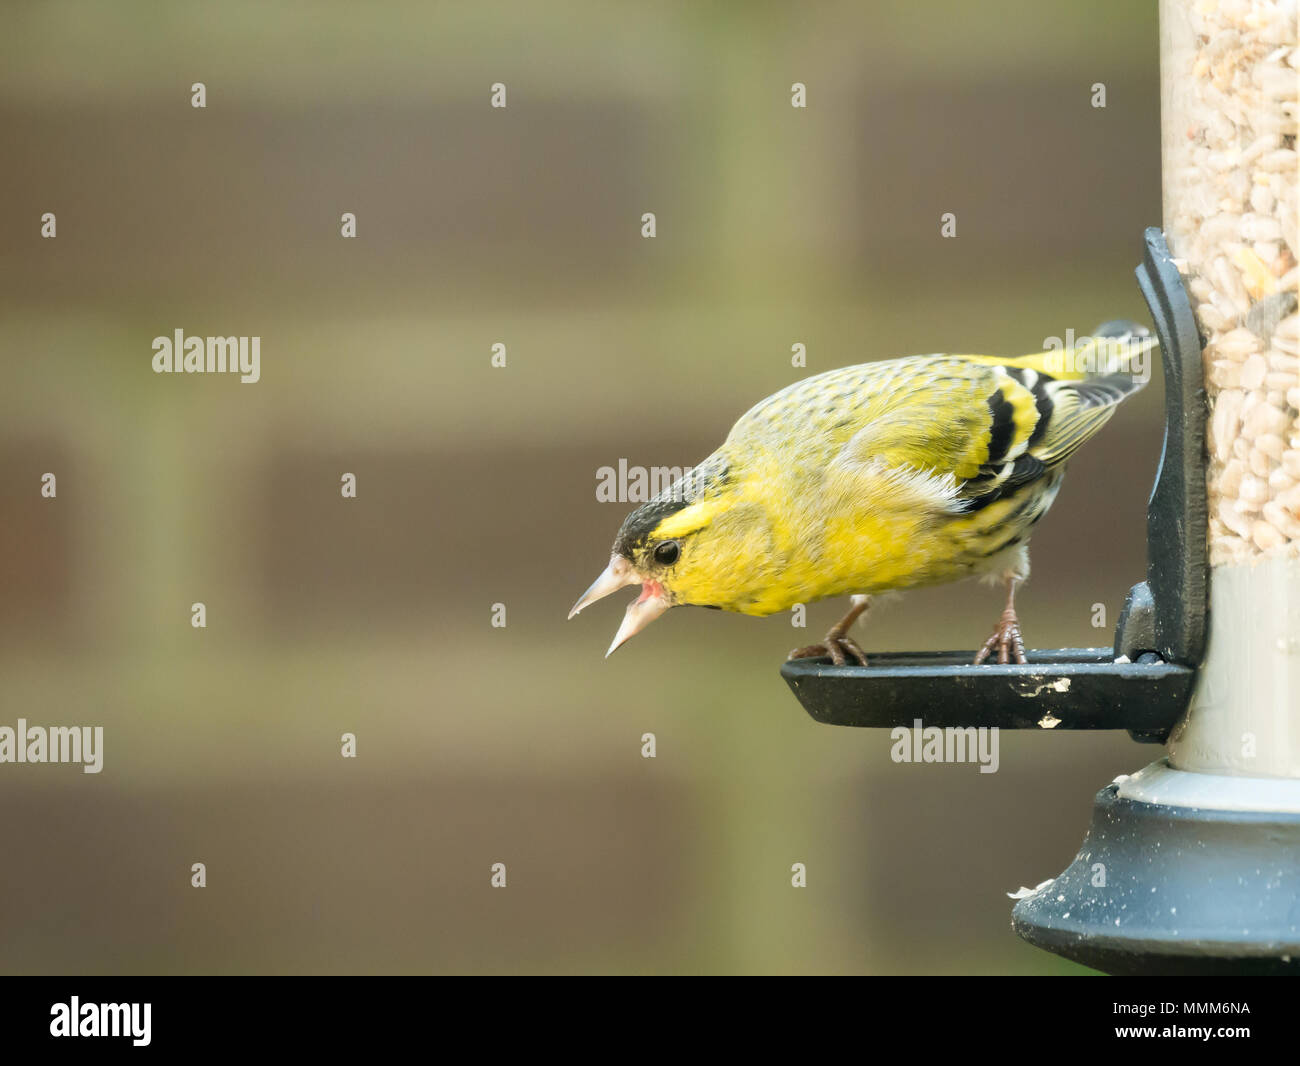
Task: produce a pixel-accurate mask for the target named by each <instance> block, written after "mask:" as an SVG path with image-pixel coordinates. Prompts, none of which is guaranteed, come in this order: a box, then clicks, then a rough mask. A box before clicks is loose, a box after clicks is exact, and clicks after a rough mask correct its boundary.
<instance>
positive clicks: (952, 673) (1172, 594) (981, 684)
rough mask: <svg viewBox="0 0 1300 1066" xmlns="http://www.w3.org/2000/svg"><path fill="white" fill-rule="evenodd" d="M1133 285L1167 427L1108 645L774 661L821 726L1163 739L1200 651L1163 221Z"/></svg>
mask: <svg viewBox="0 0 1300 1066" xmlns="http://www.w3.org/2000/svg"><path fill="white" fill-rule="evenodd" d="M1145 241H1146V254H1145V257H1144V260H1143V262H1142V264H1141V265H1140V266H1139V267H1138V268H1137V279H1138V285H1139V286H1140V288H1141V290H1142V295H1143V297H1144V298H1145V299H1146V303H1147V306H1148V307H1149V308H1150V311H1151V317H1152V319H1153V320H1154V322H1155V327H1156V334H1157V336H1158V338H1159V340H1160V353H1161V359H1162V361H1163V365H1164V374H1165V435H1164V448H1163V452H1162V454H1161V457H1160V466H1159V469H1158V470H1157V472H1156V481H1155V487H1154V489H1153V490H1152V492H1151V499H1150V502H1149V504H1148V508H1147V577H1146V580H1145V581H1143V582H1141V583H1140V584H1137V585H1134V586H1133V588H1132V589H1131V590H1130V591H1129V594H1128V598H1127V601H1126V602H1125V605H1124V609H1123V611H1122V613H1121V615H1120V618H1119V623H1118V625H1117V626H1116V629H1115V645H1114V647H1113V648H1057V649H1055V650H1050V651H1044V650H1031V651H1029V652H1027V653H1026V658H1027V659H1028V660H1029V661H1028V662H1027V663H1025V664H1005V665H1003V664H983V665H980V666H974V665H972V664H971V657H972V653H971V652H965V651H963V652H894V653H886V654H877V655H873V656H871V657H870V659H869V662H868V665H867V666H865V667H864V666H857V665H853V666H834V665H832V664H831V663H830V661H829V660H828V659H797V660H792V661H790V662H787V663H785V665H784V666H782V667H781V676H782V677H784V678H785V680H786V682H787V683H788V684H789V686H790V688H791V690H792V691H793V692H794V694H795V696H796V697H797V698H798V700H799V702H800V703H802V704H803V706H804V709H805V710H807V712H808V713H809V714H810V715H812V717H813V718H814V719H816V720H817V721H819V722H825V723H827V724H830V725H846V726H876V727H885V728H892V727H894V726H900V725H901V726H906V727H909V728H910V727H911V726H912V724H913V722H914V721H915V720H916V719H917V718H921V719H923V720H924V721H925V723H926V725H934V726H941V727H942V726H972V725H973V726H998V727H1000V728H1002V729H1054V730H1059V729H1127V730H1128V731H1129V734H1130V736H1132V737H1133V739H1134V740H1138V741H1143V742H1150V743H1164V741H1165V739H1166V738H1167V737H1168V735H1169V732H1170V730H1172V729H1173V727H1174V725H1175V724H1176V723H1177V722H1178V720H1179V719H1180V718H1181V717H1182V715H1183V713H1184V712H1185V711H1186V709H1187V706H1188V703H1189V702H1190V700H1191V694H1192V685H1193V682H1194V680H1195V677H1196V670H1197V668H1198V666H1199V665H1200V663H1201V659H1202V657H1203V654H1204V651H1205V633H1206V586H1207V580H1208V573H1207V559H1206V513H1207V504H1206V487H1205V406H1206V404H1205V390H1204V386H1203V382H1202V372H1201V338H1200V334H1199V332H1198V331H1197V328H1196V320H1195V318H1194V317H1193V315H1192V308H1191V303H1190V302H1189V300H1188V297H1187V291H1186V289H1185V288H1184V287H1183V280H1182V277H1181V275H1180V274H1179V272H1178V268H1177V266H1176V265H1175V264H1174V262H1173V259H1172V258H1171V257H1170V254H1169V248H1168V246H1167V245H1166V243H1165V238H1164V234H1163V233H1162V232H1161V231H1160V230H1159V229H1158V228H1155V227H1152V228H1150V229H1148V230H1147V231H1146V234H1145Z"/></svg>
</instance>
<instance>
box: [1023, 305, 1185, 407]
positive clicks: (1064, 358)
mask: <svg viewBox="0 0 1300 1066" xmlns="http://www.w3.org/2000/svg"><path fill="white" fill-rule="evenodd" d="M1159 347H1160V342H1159V341H1158V340H1157V339H1156V338H1155V337H1153V336H1152V335H1151V331H1150V330H1149V329H1147V328H1146V327H1145V326H1141V325H1139V324H1138V323H1136V322H1126V321H1123V320H1118V319H1117V320H1116V321H1113V322H1104V323H1102V325H1100V326H1098V327H1097V328H1096V329H1094V330H1093V331H1092V336H1090V337H1083V338H1081V339H1080V340H1079V342H1078V343H1077V344H1075V345H1074V347H1073V348H1054V349H1051V350H1049V351H1045V352H1035V353H1034V354H1032V355H1025V356H1021V357H1020V358H1019V359H1011V360H1008V363H1009V364H1010V365H1012V366H1022V367H1027V368H1028V369H1030V370H1036V371H1038V372H1039V373H1040V374H1048V375H1050V376H1051V377H1054V378H1056V379H1058V380H1061V381H1085V380H1088V379H1095V378H1108V379H1112V380H1114V382H1115V383H1116V384H1120V383H1121V382H1126V383H1127V388H1126V389H1125V391H1126V392H1131V391H1136V390H1137V389H1140V388H1141V387H1142V386H1143V385H1145V384H1146V383H1147V382H1148V381H1150V380H1151V363H1152V361H1153V359H1154V358H1155V352H1156V349H1157V348H1159Z"/></svg>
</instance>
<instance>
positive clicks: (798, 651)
mask: <svg viewBox="0 0 1300 1066" xmlns="http://www.w3.org/2000/svg"><path fill="white" fill-rule="evenodd" d="M845 652H847V653H848V655H846V654H845ZM828 655H829V656H830V660H831V662H833V663H834V664H835V665H836V666H846V665H848V661H849V659H848V656H849V655H851V656H853V658H854V659H856V660H857V662H858V665H859V666H866V665H867V655H866V652H864V651H863V650H862V649H861V648H860V647H858V642H857V641H856V640H854V639H853V638H852V637H837V636H834V635H830V634H828V635H827V637H826V640H825V642H824V643H822V644H809V645H808V646H807V647H806V648H795V650H794V651H792V652H791V653H790V656H789V658H791V659H824V658H826V657H827V656H828Z"/></svg>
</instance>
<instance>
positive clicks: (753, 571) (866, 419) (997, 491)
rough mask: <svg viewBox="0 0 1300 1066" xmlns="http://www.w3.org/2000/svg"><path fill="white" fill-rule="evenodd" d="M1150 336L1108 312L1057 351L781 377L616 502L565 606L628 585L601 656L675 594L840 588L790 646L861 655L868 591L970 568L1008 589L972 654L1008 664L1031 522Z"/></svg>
mask: <svg viewBox="0 0 1300 1066" xmlns="http://www.w3.org/2000/svg"><path fill="white" fill-rule="evenodd" d="M1102 342H1105V343H1104V344H1103V343H1102ZM1155 347H1156V340H1155V339H1154V338H1153V337H1151V336H1150V335H1149V334H1148V333H1147V331H1146V330H1145V329H1143V328H1142V327H1141V326H1138V325H1136V324H1134V323H1131V322H1112V323H1107V324H1106V325H1104V326H1102V327H1099V328H1098V329H1097V330H1096V331H1095V336H1094V337H1092V338H1088V339H1087V341H1086V343H1083V344H1080V345H1079V346H1077V347H1076V348H1075V349H1072V350H1068V351H1064V352H1062V351H1059V350H1057V351H1048V352H1039V353H1035V354H1033V355H1026V356H1018V357H1015V358H998V357H993V356H980V355H927V356H912V357H909V358H906V359H893V360H889V361H886V362H878V363H867V364H864V365H862V366H850V367H843V368H841V369H839V370H831V371H828V372H827V373H825V374H819V375H817V376H816V377H812V378H808V379H806V380H804V381H799V382H795V383H794V384H793V385H790V386H788V387H787V388H785V389H782V390H781V391H780V392H778V393H776V394H775V395H773V396H769V397H768V398H767V399H766V400H763V401H762V402H761V403H759V404H758V405H756V406H755V407H753V408H752V409H751V410H750V411H749V412H747V413H746V414H745V415H743V416H742V417H741V419H740V420H739V421H738V422H737V423H736V424H735V426H733V427H732V430H731V432H730V433H729V434H728V436H727V439H726V440H725V441H724V442H723V443H722V446H721V447H720V448H718V450H717V451H716V452H714V453H713V454H712V455H711V456H709V457H708V458H707V459H706V460H704V462H702V463H701V464H700V465H699V466H697V467H695V468H694V469H693V470H691V471H690V472H689V473H687V474H686V475H685V476H684V477H683V478H681V479H680V480H678V481H677V482H675V483H674V484H673V485H671V486H670V487H669V488H667V489H665V490H664V491H663V492H662V493H660V494H659V495H658V496H656V497H655V498H654V499H653V500H651V501H650V502H648V503H645V504H642V505H641V506H640V507H638V508H637V509H636V510H635V511H633V512H632V513H631V514H630V515H628V517H627V519H626V520H625V521H624V522H623V525H622V527H621V528H620V529H619V531H618V536H617V537H616V538H615V541H614V552H613V555H612V557H611V558H610V561H609V565H608V566H607V567H606V568H605V571H604V573H602V574H601V575H600V577H598V578H597V579H596V581H595V582H594V583H593V584H592V586H591V588H589V589H588V590H587V591H586V592H585V593H583V595H582V598H581V599H579V600H578V602H577V603H576V604H574V606H573V610H572V611H570V612H569V617H570V618H572V617H573V616H574V615H575V614H577V613H578V612H579V611H581V610H582V609H583V608H584V607H586V606H587V605H588V604H590V603H594V602H595V601H596V600H599V599H601V598H602V597H604V596H608V595H609V594H610V593H611V592H616V591H618V590H619V589H621V588H625V587H626V586H628V585H636V584H639V585H640V586H641V595H640V596H639V597H637V599H636V601H635V602H634V603H633V604H632V605H631V606H630V607H628V609H627V615H626V616H625V617H624V619H623V624H622V625H621V626H619V630H618V633H617V635H616V636H615V637H614V643H613V644H611V645H610V647H609V652H606V655H608V654H609V653H610V652H613V651H614V650H615V649H616V648H618V647H619V646H620V645H622V644H624V643H625V642H626V641H627V640H628V639H629V638H631V637H633V636H635V635H636V634H637V633H639V632H641V630H643V629H644V628H645V627H646V626H648V625H649V624H650V623H651V622H653V621H654V620H655V619H656V618H658V617H659V616H660V615H661V614H663V613H664V612H665V611H667V610H668V609H669V608H670V607H675V606H678V605H683V604H695V605H698V606H704V607H716V608H721V609H722V610H726V611H736V612H739V613H741V614H749V615H770V614H774V613H775V612H777V611H783V610H787V609H789V608H791V607H793V606H794V605H795V604H799V603H811V602H813V601H814V600H821V599H826V598H827V597H830V596H841V595H851V596H852V607H851V609H850V610H849V612H848V613H847V614H846V615H845V616H844V617H843V618H842V619H841V620H840V621H839V622H838V623H836V624H835V626H833V627H832V628H831V630H830V632H828V633H827V634H826V638H825V640H824V641H823V642H821V643H818V644H812V645H809V646H808V647H806V648H797V649H795V650H794V651H793V652H791V653H790V654H791V657H792V658H811V657H826V658H829V659H830V660H831V661H832V662H833V663H835V664H836V665H844V664H845V663H846V662H847V661H848V660H849V659H850V658H852V659H854V660H856V661H857V662H858V663H861V664H864V665H865V663H866V656H865V654H864V653H863V652H862V649H861V648H860V647H858V645H857V644H856V643H855V642H854V640H853V638H852V637H850V636H849V628H850V627H851V626H852V625H853V623H854V622H855V621H856V620H857V618H858V617H859V616H860V615H861V614H862V612H863V611H865V610H866V609H867V606H868V605H869V604H870V602H871V597H872V596H874V595H876V594H878V593H882V592H889V591H895V590H902V589H909V588H917V587H921V586H926V585H937V584H941V583H944V582H949V581H957V580H959V579H961V578H966V577H972V576H983V577H986V578H989V579H991V580H993V581H996V582H1000V583H1002V584H1003V586H1004V587H1005V589H1006V596H1007V598H1006V606H1005V609H1004V610H1003V612H1002V616H1001V618H1000V620H999V621H998V623H997V625H996V626H995V628H994V630H993V635H992V636H990V637H989V638H988V640H986V641H985V642H984V644H983V645H982V646H981V647H980V648H979V650H978V651H977V652H976V655H975V662H976V663H981V662H983V661H984V660H985V659H987V658H989V657H990V656H992V655H994V654H996V656H997V661H998V662H1003V663H1005V662H1009V661H1011V660H1012V659H1014V660H1015V661H1017V662H1024V661H1025V650H1024V643H1023V641H1022V639H1021V635H1020V623H1019V619H1018V617H1017V615H1016V610H1015V603H1014V597H1015V591H1016V588H1017V586H1018V585H1020V584H1021V583H1022V582H1023V581H1025V579H1026V578H1027V577H1028V576H1029V553H1028V541H1029V536H1030V534H1031V533H1032V531H1033V527H1034V525H1035V523H1036V522H1037V521H1038V520H1039V519H1040V518H1041V517H1042V516H1043V515H1044V514H1046V513H1047V510H1048V508H1049V507H1051V505H1052V501H1053V500H1054V499H1055V497H1056V494H1057V490H1058V489H1059V488H1060V486H1061V481H1062V478H1063V477H1064V475H1065V466H1066V462H1067V460H1068V459H1069V458H1070V457H1071V456H1072V455H1073V454H1074V452H1075V450H1076V449H1077V448H1078V447H1079V446H1080V445H1081V444H1083V443H1084V442H1085V441H1086V440H1087V439H1088V438H1089V437H1091V436H1092V435H1093V434H1094V433H1096V432H1097V431H1098V430H1099V429H1101V427H1102V426H1104V425H1105V424H1106V422H1107V421H1108V420H1109V419H1110V417H1111V415H1112V414H1113V413H1114V412H1115V409H1116V408H1117V407H1118V406H1119V404H1120V403H1121V401H1123V400H1124V399H1125V398H1126V397H1127V396H1129V395H1131V394H1132V393H1134V392H1136V391H1137V390H1138V389H1139V388H1141V387H1142V385H1143V384H1145V377H1143V376H1141V374H1140V373H1138V374H1135V370H1136V369H1137V368H1138V367H1140V365H1141V363H1142V360H1143V359H1145V357H1146V355H1147V354H1148V353H1150V352H1151V351H1152V349H1154V348H1155Z"/></svg>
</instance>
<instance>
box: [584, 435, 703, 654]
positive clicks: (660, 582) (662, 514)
mask: <svg viewBox="0 0 1300 1066" xmlns="http://www.w3.org/2000/svg"><path fill="white" fill-rule="evenodd" d="M726 474H727V469H726V466H725V464H722V463H721V462H720V461H717V460H716V459H711V460H706V461H705V462H704V463H702V464H700V466H698V467H696V468H695V469H694V470H692V471H691V472H690V473H689V474H687V475H686V476H684V477H683V478H681V479H679V480H678V481H677V482H675V483H674V484H673V485H672V486H670V487H669V488H668V489H666V490H664V491H663V492H662V493H660V494H659V495H658V496H656V497H655V498H654V499H652V500H650V501H648V502H647V503H643V504H642V505H641V506H640V507H638V508H637V509H636V510H635V511H633V512H632V513H631V514H629V515H628V516H627V518H625V519H624V520H623V524H622V525H621V526H620V527H619V530H618V535H617V536H616V537H615V538H614V551H613V554H612V555H611V556H610V560H609V565H608V566H607V567H605V569H604V571H603V572H602V573H601V575H600V576H599V577H598V578H596V580H595V581H594V582H592V584H591V587H590V588H589V589H587V591H586V592H584V593H583V594H582V596H581V597H579V599H578V602H577V603H575V604H574V605H573V609H572V610H571V611H570V612H569V617H570V618H572V617H573V616H574V615H576V614H577V613H578V612H579V611H581V610H582V609H583V608H584V607H586V606H587V605H588V604H591V603H595V602H596V601H597V600H600V599H604V598H605V597H606V596H608V595H609V594H610V593H612V592H617V591H618V590H619V589H621V588H626V587H627V586H628V585H636V584H640V585H641V595H640V596H639V597H638V598H637V599H636V600H634V601H633V602H632V603H631V604H630V605H629V606H628V609H627V614H626V615H625V616H624V618H623V624H622V625H621V626H619V628H618V633H617V634H615V636H614V642H613V643H612V644H611V645H610V646H609V650H608V651H607V652H605V656H606V657H607V658H608V657H609V656H610V655H611V654H613V652H614V651H615V649H617V648H618V647H619V646H620V645H622V644H624V643H625V642H626V641H628V640H630V639H631V638H632V637H634V636H635V635H636V634H637V633H639V632H641V630H643V629H644V628H645V627H646V626H648V625H649V624H650V623H651V622H653V621H654V620H655V619H656V618H658V617H659V616H660V615H661V614H663V613H664V612H665V611H667V610H668V609H669V608H670V607H674V606H676V605H677V604H678V603H680V602H688V601H686V600H682V599H680V598H679V597H678V596H676V595H675V594H674V592H673V590H672V588H670V587H669V586H670V583H671V582H672V579H673V568H674V567H675V566H676V564H677V563H678V561H679V559H680V558H681V555H682V550H683V546H682V541H683V538H684V537H685V536H687V535H688V534H690V533H692V532H695V531H697V530H698V529H700V528H701V527H702V526H704V525H706V524H707V523H708V521H709V520H710V519H711V517H712V514H713V512H714V510H715V506H713V505H711V504H710V503H709V502H707V500H706V495H707V496H712V495H713V494H714V493H715V492H716V490H717V489H718V488H720V487H721V486H722V485H723V484H724V483H725V480H726Z"/></svg>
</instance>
